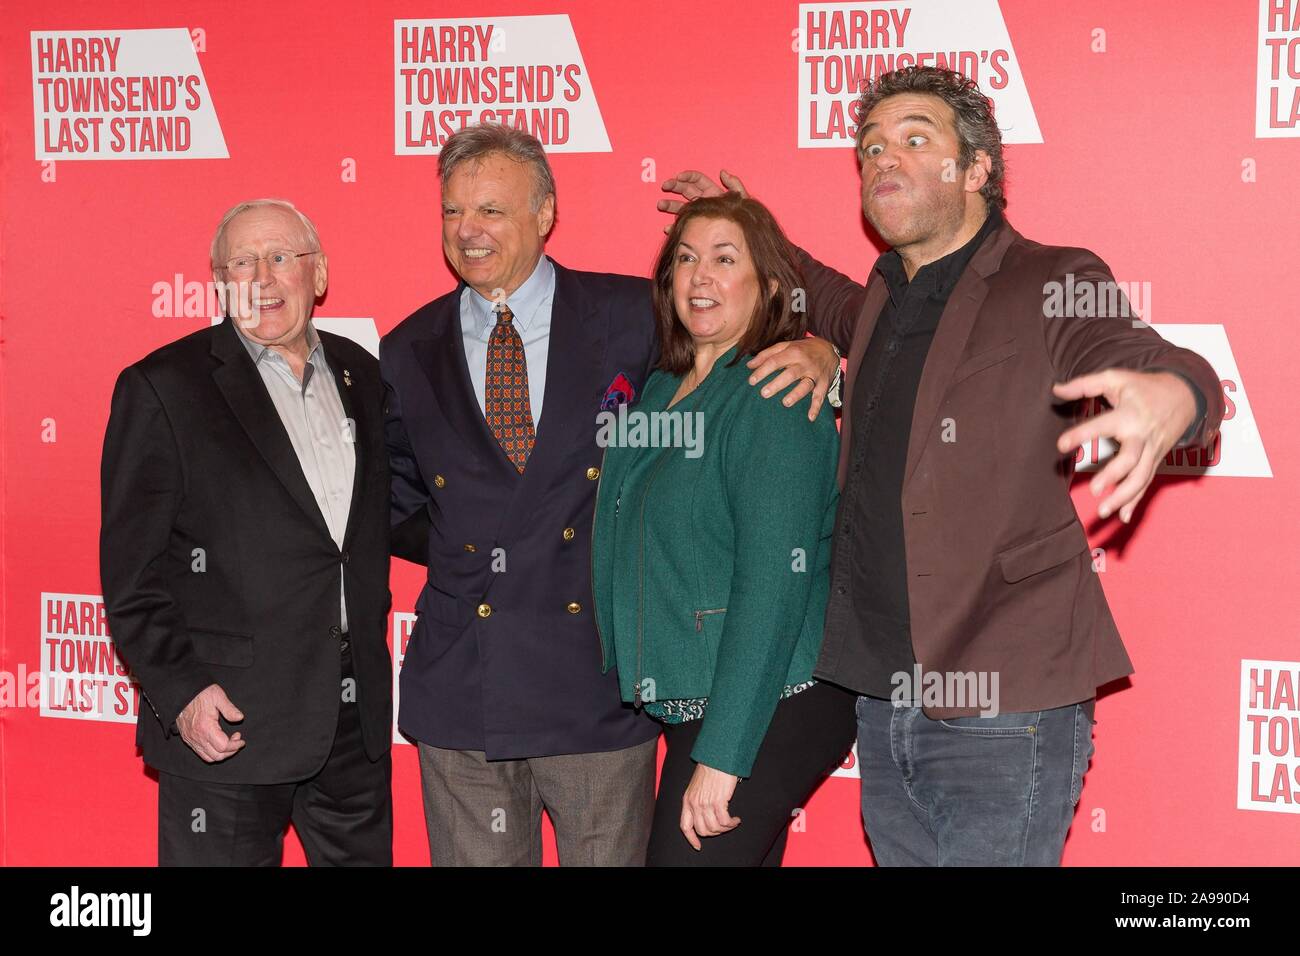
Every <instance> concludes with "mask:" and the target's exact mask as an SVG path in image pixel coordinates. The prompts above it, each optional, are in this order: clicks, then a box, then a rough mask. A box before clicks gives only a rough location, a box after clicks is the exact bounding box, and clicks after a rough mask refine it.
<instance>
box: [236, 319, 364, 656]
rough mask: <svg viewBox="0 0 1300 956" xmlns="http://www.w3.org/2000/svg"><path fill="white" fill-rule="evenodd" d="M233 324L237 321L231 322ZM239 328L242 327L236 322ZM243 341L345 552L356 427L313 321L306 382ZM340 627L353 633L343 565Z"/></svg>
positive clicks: (275, 356)
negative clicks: (349, 417)
mask: <svg viewBox="0 0 1300 956" xmlns="http://www.w3.org/2000/svg"><path fill="white" fill-rule="evenodd" d="M231 321H233V320H231ZM235 328H236V329H237V330H238V329H239V323H238V322H236V323H235ZM239 341H241V342H243V343H244V348H246V349H248V354H249V356H250V357H252V359H253V364H254V365H255V366H257V371H258V374H260V375H261V376H262V383H263V384H264V385H265V386H266V391H267V394H268V395H270V396H271V403H272V404H273V405H275V410H276V411H277V412H279V414H280V422H281V423H282V424H283V425H284V430H285V431H286V432H287V433H288V435H289V442H290V443H291V444H292V445H293V450H294V452H295V453H296V454H297V455H298V464H299V465H301V466H302V475H303V477H304V478H306V479H307V485H308V486H309V487H310V488H311V492H312V494H313V495H314V496H315V497H316V504H317V506H319V508H320V513H321V516H322V517H323V518H324V519H325V526H326V527H327V528H328V529H329V533H330V537H332V538H333V539H334V543H335V544H336V545H337V546H338V547H339V548H342V547H343V535H344V532H346V531H347V527H348V512H349V511H350V510H351V508H352V481H353V477H354V474H355V468H356V460H357V454H356V447H355V438H354V433H353V423H352V422H351V421H349V420H348V417H347V412H345V411H344V410H343V399H342V398H341V397H340V396H339V390H338V386H337V385H336V384H335V381H334V375H333V373H332V372H331V371H330V367H329V365H328V364H327V363H326V361H325V350H324V349H323V348H322V347H321V341H320V335H318V334H317V332H316V327H315V326H314V325H312V324H311V321H310V320H309V321H308V322H307V343H308V345H309V346H310V347H311V354H310V355H308V357H307V364H306V365H304V366H303V370H302V380H301V381H299V380H298V377H297V376H296V375H294V374H293V370H292V369H291V368H290V367H289V362H288V361H287V360H286V359H285V357H284V356H283V355H281V354H280V353H279V352H277V351H275V349H272V348H269V347H267V346H265V345H259V344H258V343H256V342H253V341H250V340H249V339H248V338H246V337H245V336H244V334H243V332H242V331H241V332H240V333H239ZM339 618H340V627H341V628H342V629H343V630H345V631H346V630H347V629H348V608H347V601H346V600H345V598H344V592H343V566H342V564H340V565H339Z"/></svg>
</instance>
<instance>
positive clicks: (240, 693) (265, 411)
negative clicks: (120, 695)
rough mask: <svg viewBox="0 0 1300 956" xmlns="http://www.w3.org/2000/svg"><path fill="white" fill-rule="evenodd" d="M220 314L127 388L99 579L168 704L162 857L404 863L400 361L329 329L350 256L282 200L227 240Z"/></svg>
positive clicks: (116, 417)
mask: <svg viewBox="0 0 1300 956" xmlns="http://www.w3.org/2000/svg"><path fill="white" fill-rule="evenodd" d="M212 263H213V274H214V278H216V279H217V280H218V281H220V282H221V283H222V286H221V288H223V289H225V290H226V291H227V294H226V295H225V296H224V297H223V301H224V302H225V304H226V308H227V313H228V315H227V317H226V319H225V321H223V322H222V323H221V324H220V325H215V326H212V327H210V328H206V329H203V330H202V331H199V332H195V333H194V334H192V335H188V336H186V337H184V338H182V339H180V340H178V341H176V342H173V343H171V344H170V345H166V346H164V347H162V348H160V349H158V350H157V351H155V352H153V353H151V354H150V355H147V356H146V357H145V358H143V359H142V360H140V361H139V362H137V363H136V364H134V365H132V366H130V367H129V368H127V369H126V370H125V371H123V372H122V374H121V376H120V377H119V378H118V381H117V387H116V389H115V391H114V393H113V404H112V411H111V415H110V418H109V423H108V431H107V434H106V435H105V438H104V456H103V470H102V508H103V521H102V528H101V533H100V569H101V575H102V578H103V586H104V603H105V605H106V607H107V611H108V620H109V625H110V628H111V630H112V633H113V637H114V639H115V641H116V642H117V645H118V647H119V648H120V649H121V652H122V654H123V656H124V657H125V659H126V660H127V662H128V663H129V664H130V665H131V668H132V670H133V671H134V673H135V675H136V676H137V677H138V679H139V681H140V684H141V687H142V689H143V690H144V694H145V697H146V698H147V699H148V702H149V704H150V706H151V708H152V713H149V712H144V713H142V714H141V716H140V719H139V722H138V724H137V728H136V740H137V743H139V744H140V746H141V747H142V748H143V751H144V759H145V762H146V763H147V764H148V765H149V766H151V767H153V768H155V769H156V770H157V771H158V778H159V799H158V804H159V806H158V829H159V839H158V858H159V862H160V864H163V865H169V864H182V865H185V864H190V865H192V864H202V865H277V864H278V863H279V862H280V858H281V849H282V846H283V839H284V831H285V828H286V827H287V826H288V824H289V823H290V821H292V822H293V824H294V827H295V829H296V830H297V831H298V834H299V836H300V837H301V839H302V842H303V846H304V848H305V849H306V853H307V858H308V861H309V862H310V863H311V864H312V865H319V864H325V865H343V864H363V865H391V863H392V811H391V805H392V801H391V793H390V780H391V763H390V756H389V749H390V743H391V732H392V731H391V721H392V691H391V673H392V672H391V664H390V659H389V655H388V647H387V643H386V639H385V638H386V630H387V629H386V618H387V612H388V608H389V605H390V594H389V591H388V564H389V553H388V548H389V530H388V493H389V484H388V460H387V456H386V454H385V452H384V444H383V431H382V430H383V419H382V396H383V391H382V386H381V384H380V379H379V368H378V363H377V362H376V361H375V359H374V358H373V357H372V356H371V355H370V354H369V353H367V352H366V351H365V350H364V349H362V348H361V347H360V346H358V345H356V344H354V343H353V342H351V341H348V340H347V339H344V338H341V337H339V336H336V335H331V334H330V333H328V332H317V331H316V329H315V328H314V327H313V325H312V323H311V314H312V309H313V308H314V305H315V302H316V299H317V298H318V297H319V296H320V295H321V294H322V293H324V291H325V286H326V282H327V278H328V263H327V261H326V258H325V254H324V252H322V251H321V246H320V241H319V238H318V236H317V233H316V229H315V227H314V226H313V225H312V223H311V221H310V220H308V219H307V217H306V216H304V215H303V214H302V213H300V212H299V211H298V210H296V209H295V208H294V207H293V206H292V205H291V204H289V203H287V202H284V201H281V200H254V201H251V202H244V203H240V204H239V205H237V206H235V207H234V208H233V209H231V210H230V211H229V212H228V213H226V215H225V217H224V218H223V219H222V220H221V224H220V226H219V227H218V229H217V233H216V237H215V238H214V240H213V243H212Z"/></svg>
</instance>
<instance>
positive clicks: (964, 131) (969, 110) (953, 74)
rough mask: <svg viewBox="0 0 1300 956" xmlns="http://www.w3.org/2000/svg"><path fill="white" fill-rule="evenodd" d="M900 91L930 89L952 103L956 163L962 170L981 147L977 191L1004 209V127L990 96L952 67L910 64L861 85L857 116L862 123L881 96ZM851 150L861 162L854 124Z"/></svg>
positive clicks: (881, 98)
mask: <svg viewBox="0 0 1300 956" xmlns="http://www.w3.org/2000/svg"><path fill="white" fill-rule="evenodd" d="M900 93H928V94H930V95H931V96H937V97H939V99H941V100H943V101H944V102H945V103H947V104H948V106H950V107H951V108H952V112H953V116H954V117H956V127H957V141H958V143H959V144H960V152H959V154H958V156H957V165H958V166H959V167H960V168H961V169H963V170H965V169H969V168H970V165H971V163H973V162H975V151H976V150H980V149H982V150H983V151H984V152H985V153H987V154H988V157H989V160H990V162H991V163H992V168H991V169H990V170H989V178H988V181H987V182H986V183H985V184H984V186H983V187H982V188H981V189H980V195H981V196H983V197H984V202H985V203H986V204H987V205H988V208H989V209H990V210H991V209H993V208H995V207H996V208H998V209H1005V208H1007V197H1006V195H1005V194H1004V193H1003V191H1002V186H1003V182H1004V180H1005V177H1006V165H1005V163H1004V162H1003V159H1002V131H1001V130H999V129H998V124H997V122H996V121H995V120H994V119H993V101H992V100H991V99H989V98H988V97H987V96H985V95H984V94H983V93H981V92H980V88H979V84H977V83H976V82H975V81H974V80H972V79H969V78H967V77H966V76H964V75H963V74H961V73H958V72H957V71H956V70H945V69H943V68H942V67H937V66H908V67H904V68H903V69H901V70H893V71H891V72H889V73H882V74H880V76H878V77H876V78H875V79H874V80H868V81H867V82H866V83H864V84H863V86H862V95H861V96H860V97H858V103H857V110H858V113H857V115H858V116H859V117H860V118H861V121H862V122H863V125H865V120H866V118H867V116H868V115H869V114H870V113H871V111H872V110H873V109H875V108H876V106H877V105H879V103H880V101H881V100H883V99H885V98H886V97H889V96H897V95H898V94H900ZM855 149H856V150H857V154H858V162H861V161H862V127H861V126H860V127H859V128H858V136H857V142H856V144H855Z"/></svg>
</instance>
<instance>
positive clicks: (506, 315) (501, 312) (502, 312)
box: [496, 305, 515, 325]
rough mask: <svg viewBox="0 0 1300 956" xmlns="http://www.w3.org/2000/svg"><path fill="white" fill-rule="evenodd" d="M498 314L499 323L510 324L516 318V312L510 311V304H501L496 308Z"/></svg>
mask: <svg viewBox="0 0 1300 956" xmlns="http://www.w3.org/2000/svg"><path fill="white" fill-rule="evenodd" d="M496 314H497V324H498V325H509V324H510V323H511V322H513V321H514V320H515V314H514V313H513V312H511V311H510V306H508V305H503V306H500V307H499V308H498V309H497V310H496Z"/></svg>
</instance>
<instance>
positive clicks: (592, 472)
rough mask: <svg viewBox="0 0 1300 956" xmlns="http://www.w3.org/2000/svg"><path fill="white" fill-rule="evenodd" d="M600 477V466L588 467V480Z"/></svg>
mask: <svg viewBox="0 0 1300 956" xmlns="http://www.w3.org/2000/svg"><path fill="white" fill-rule="evenodd" d="M599 477H600V469H599V468H588V469H587V480H588V481H595V480H596V479H597V478H599Z"/></svg>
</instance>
